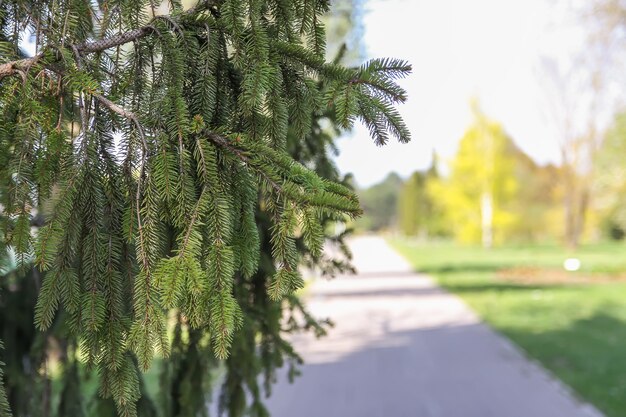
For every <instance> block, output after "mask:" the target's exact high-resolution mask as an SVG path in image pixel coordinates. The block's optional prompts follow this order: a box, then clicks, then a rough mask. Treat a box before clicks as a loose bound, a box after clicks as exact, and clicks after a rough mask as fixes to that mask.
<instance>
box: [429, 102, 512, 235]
mask: <svg viewBox="0 0 626 417" xmlns="http://www.w3.org/2000/svg"><path fill="white" fill-rule="evenodd" d="M472 107H473V112H474V122H473V124H472V126H471V127H470V128H469V129H468V130H467V131H466V132H465V134H464V135H463V137H462V138H461V141H460V143H459V150H458V152H457V154H456V156H455V158H454V160H453V161H452V162H451V167H450V168H451V172H450V177H449V178H447V179H446V180H444V181H441V182H439V183H438V184H437V183H435V184H434V185H433V188H432V190H433V193H434V195H435V196H436V198H437V199H440V200H441V202H442V204H443V206H444V207H445V210H446V214H447V217H448V220H449V221H450V222H451V225H450V226H451V229H452V230H453V231H454V233H455V234H456V236H457V238H458V239H460V240H461V241H464V242H476V241H480V242H482V244H483V246H484V247H490V246H491V245H492V244H493V243H494V241H498V242H499V241H502V240H503V239H504V231H505V229H506V227H508V226H510V225H511V224H512V223H513V221H514V214H513V213H512V212H511V211H510V210H508V209H507V207H508V205H509V204H510V202H511V201H512V200H513V198H514V196H515V193H516V192H517V190H518V187H519V184H518V181H517V178H516V177H515V157H514V155H513V153H514V152H513V149H514V145H513V143H512V141H511V140H510V139H509V137H508V136H507V135H506V134H505V132H504V130H503V129H502V126H500V125H499V124H498V123H495V122H492V121H490V120H488V119H487V118H486V117H485V115H484V114H483V113H482V112H481V111H480V110H479V108H478V106H477V104H476V103H474V104H473V106H472Z"/></svg>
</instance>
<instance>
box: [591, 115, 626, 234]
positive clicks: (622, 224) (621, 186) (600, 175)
mask: <svg viewBox="0 0 626 417" xmlns="http://www.w3.org/2000/svg"><path fill="white" fill-rule="evenodd" d="M624 155H626V113H624V112H622V113H619V114H618V115H616V117H615V120H614V122H613V126H612V127H611V128H610V129H609V130H608V132H607V134H606V136H605V138H604V141H603V143H602V147H601V148H600V150H599V152H598V153H597V155H596V161H595V162H596V167H597V168H596V170H595V175H594V190H593V191H594V208H595V209H596V210H598V212H599V214H600V216H601V217H602V219H603V226H604V227H603V228H604V231H605V233H606V234H607V235H608V236H609V237H612V238H622V237H623V233H624V231H625V230H626V165H624V158H623V156H624Z"/></svg>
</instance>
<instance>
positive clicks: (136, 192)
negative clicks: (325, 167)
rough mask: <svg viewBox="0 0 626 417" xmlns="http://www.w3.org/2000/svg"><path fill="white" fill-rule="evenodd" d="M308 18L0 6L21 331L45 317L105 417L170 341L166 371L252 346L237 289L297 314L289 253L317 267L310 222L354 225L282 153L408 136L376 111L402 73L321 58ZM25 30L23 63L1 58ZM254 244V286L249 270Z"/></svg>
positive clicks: (291, 6) (286, 4)
mask: <svg viewBox="0 0 626 417" xmlns="http://www.w3.org/2000/svg"><path fill="white" fill-rule="evenodd" d="M328 7H329V5H328V1H325V0H296V1H282V0H272V1H260V0H245V1H244V0H209V1H200V2H198V4H196V5H195V6H193V7H191V8H186V9H185V8H184V7H183V5H182V4H181V2H180V1H177V0H170V1H169V2H167V4H165V5H161V4H156V3H155V2H153V1H148V0H105V1H99V2H92V1H84V0H54V1H52V0H50V1H45V0H44V1H39V2H35V3H32V2H29V1H24V0H7V1H3V2H0V158H1V159H2V164H1V166H0V181H1V185H0V190H1V191H0V197H1V198H2V200H1V201H0V204H1V205H2V208H3V216H1V219H2V228H3V233H4V236H5V240H6V244H7V245H8V246H9V247H10V248H11V249H12V251H14V253H15V255H16V259H17V262H18V264H19V265H20V266H23V267H24V268H26V267H27V266H28V265H31V264H33V263H34V264H35V265H36V266H37V267H38V268H39V269H40V270H41V271H43V272H45V275H44V279H43V282H42V286H41V290H40V293H39V298H38V301H37V305H36V308H35V324H36V326H37V327H38V328H39V329H40V330H42V331H46V330H48V329H50V328H51V326H53V324H54V323H55V322H56V321H59V320H63V322H64V323H65V324H66V325H67V327H68V329H69V332H70V334H71V335H73V336H74V337H75V338H76V340H77V342H78V346H77V351H78V352H80V354H81V356H82V359H83V360H84V361H85V362H86V363H87V365H88V366H90V367H93V368H94V369H96V370H97V372H98V374H99V377H100V394H101V395H102V396H103V397H105V398H106V397H111V398H113V399H114V401H115V403H116V407H117V409H118V412H119V413H120V415H128V416H132V415H135V414H136V403H137V401H138V400H139V399H140V397H141V384H140V378H139V377H138V374H137V369H138V368H139V369H143V370H146V369H148V368H149V367H150V365H151V362H152V360H153V358H154V357H155V355H160V356H162V357H166V356H168V355H170V354H171V355H174V356H175V355H177V354H180V352H177V351H176V350H175V349H176V348H179V347H180V345H177V344H176V343H175V342H176V340H179V341H180V340H183V339H185V340H186V341H187V342H188V341H189V340H194V341H195V342H194V343H195V344H194V345H193V346H191V345H190V344H187V345H186V346H187V347H186V348H185V349H187V350H186V351H185V352H186V355H185V357H186V358H189V352H191V351H193V349H196V350H195V351H196V352H200V351H201V350H202V349H204V348H206V347H207V346H210V348H211V349H212V351H213V353H214V354H215V356H216V357H217V358H219V359H226V358H228V356H229V354H232V355H233V356H234V355H235V354H236V353H235V351H234V350H235V348H236V349H239V350H240V351H241V350H242V349H248V352H250V351H251V350H254V349H255V347H254V343H255V341H254V337H252V340H251V339H250V337H249V335H250V334H252V335H254V333H255V331H258V329H246V326H250V323H249V322H248V321H247V320H246V318H247V317H250V315H251V314H254V312H253V308H252V307H253V306H250V305H247V304H246V300H247V299H249V298H250V297H251V295H250V293H248V291H257V292H258V291H264V292H265V295H266V297H258V299H259V300H264V301H263V302H264V303H267V302H272V303H273V304H272V306H273V307H272V308H273V309H277V308H278V307H277V306H278V305H279V303H277V302H276V301H278V300H284V301H285V302H286V303H288V304H290V305H291V306H292V307H293V308H295V309H297V308H298V303H299V301H297V299H296V298H294V297H292V296H291V295H292V294H293V292H294V291H295V290H297V289H299V288H301V287H302V285H303V280H302V277H301V276H300V273H299V271H298V265H299V263H300V262H301V258H300V253H301V250H299V248H298V245H304V246H305V247H306V250H307V251H308V253H310V254H311V256H313V257H319V256H321V249H322V244H323V242H324V236H325V235H324V230H323V226H322V224H323V222H324V220H325V219H326V220H328V219H338V220H341V219H344V218H345V217H346V216H347V217H354V216H357V215H359V213H360V208H359V203H358V200H357V198H356V196H355V195H354V193H353V192H352V191H351V190H350V189H349V188H348V187H346V186H344V185H341V184H339V183H335V182H332V181H328V180H327V179H324V178H322V177H321V176H320V175H318V174H317V173H316V172H315V171H313V170H311V169H309V168H307V167H306V166H304V165H302V164H301V163H299V162H296V161H295V160H294V159H293V157H292V156H291V155H290V150H289V149H288V147H289V146H290V145H289V143H290V141H289V140H288V137H292V138H296V140H295V142H296V143H298V142H302V141H304V140H305V138H306V136H307V135H309V134H310V133H311V131H312V130H313V129H314V128H315V125H314V120H315V117H314V115H316V114H321V113H324V112H330V113H331V114H332V117H333V119H334V120H336V122H337V123H338V124H339V125H340V126H341V127H345V128H348V127H350V126H352V124H353V123H354V121H355V120H360V121H362V122H363V123H364V124H365V125H366V126H367V127H368V129H369V130H370V132H371V135H372V137H373V139H374V141H375V142H376V143H377V144H381V145H382V144H384V143H386V142H387V141H388V140H389V137H395V138H397V139H398V140H400V141H403V142H404V141H408V140H409V136H410V135H409V132H408V130H407V128H406V126H405V124H404V122H403V121H402V119H401V117H400V116H399V114H398V112H397V110H396V109H395V107H394V106H395V105H396V104H397V103H401V102H403V101H405V100H406V94H405V92H404V90H403V89H402V88H401V87H400V86H399V85H398V84H397V79H398V78H401V77H403V76H405V75H406V74H408V72H409V71H410V66H409V65H408V64H407V63H406V62H404V61H401V60H396V59H376V60H372V61H369V62H367V63H365V64H364V65H362V66H361V67H359V68H346V67H343V66H341V65H339V64H337V63H328V62H325V60H324V52H325V44H324V43H325V33H324V29H323V26H322V24H321V21H320V16H321V15H322V14H323V13H325V12H326V11H327V10H328ZM163 9H167V11H166V12H163ZM28 33H32V34H33V36H34V38H35V46H36V51H35V53H34V55H32V56H25V54H24V51H23V50H22V49H20V46H21V45H22V42H21V40H20V39H22V38H23V37H24V36H25V34H28ZM291 142H292V143H293V140H292V141H291ZM260 212H262V213H263V215H262V217H263V219H260V217H259V216H260V214H259V213H260ZM39 216H41V217H43V219H44V222H43V223H44V224H43V227H40V228H36V229H34V228H33V227H32V226H33V222H34V220H35V218H36V217H39ZM260 222H266V223H267V229H264V228H262V227H260ZM265 230H267V231H269V234H268V235H265V234H263V233H261V231H265ZM264 245H267V249H268V251H269V253H271V259H270V260H269V263H270V264H271V266H269V267H267V266H266V267H265V268H264V269H263V270H264V271H266V270H268V268H269V269H273V270H274V271H273V274H272V277H271V278H270V279H269V280H267V279H265V276H262V278H259V274H258V272H259V268H260V263H261V262H268V261H267V260H264V259H262V258H261V248H262V247H263V246H264ZM244 307H245V308H244ZM262 311H263V314H270V313H269V310H268V309H265V310H262ZM274 314H279V313H278V312H276V311H275V312H274ZM172 317H175V319H172ZM172 323H176V324H175V325H172ZM242 327H243V328H244V331H238V330H241V329H242ZM246 330H247V331H246ZM205 335H206V337H204V336H205ZM237 338H243V339H242V340H243V341H240V342H239V343H238V342H237ZM244 342H245V343H244ZM190 346H191V347H190ZM194 346H195V347H194ZM189 349H191V350H189ZM261 349H263V345H262V347H261ZM268 352H270V350H268ZM198 354H199V353H198ZM296 356H297V355H295V354H294V355H292V357H293V358H296ZM266 360H272V359H271V358H269V357H267V358H266ZM231 365H233V366H234V364H232V362H231ZM239 366H241V365H239ZM254 375H255V378H256V373H255V374H254ZM227 386H228V381H227ZM233 386H238V387H241V385H233ZM248 386H249V387H252V388H254V387H256V384H254V383H252V382H250V383H249V384H248ZM257 388H258V387H257ZM190 389H191V388H190ZM226 391H227V390H226ZM240 394H241V395H243V394H242V393H240ZM236 397H237V395H236V393H235V392H231V395H230V397H229V400H228V401H226V402H225V404H226V405H225V406H226V407H228V408H229V409H230V410H231V412H232V415H239V414H237V413H238V411H237V407H238V406H237V404H238V403H239V402H240V401H239V402H238V401H237V400H236ZM1 399H2V397H1V396H0V400H1ZM255 399H256V400H258V395H255ZM244 401H245V400H244ZM0 409H2V403H1V402H0ZM258 410H262V407H261V406H260V405H259V408H258ZM259 413H261V411H259ZM180 415H184V414H180ZM188 415H189V414H188Z"/></svg>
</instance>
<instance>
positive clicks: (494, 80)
mask: <svg viewBox="0 0 626 417" xmlns="http://www.w3.org/2000/svg"><path fill="white" fill-rule="evenodd" d="M366 9H367V10H368V11H367V12H366V13H365V15H364V16H365V17H364V22H365V25H364V27H365V33H364V36H363V39H364V41H363V42H364V44H365V49H366V50H367V51H368V52H373V53H374V54H376V53H377V52H379V51H380V50H381V49H382V48H386V47H387V46H388V45H389V43H387V42H386V39H387V36H389V37H391V38H403V39H406V42H404V43H399V44H394V46H393V47H392V49H393V48H395V50H394V51H393V52H394V53H396V54H399V55H402V56H407V54H408V57H409V59H410V60H411V61H412V62H413V63H414V64H415V69H416V70H415V75H414V76H413V77H411V79H410V80H407V81H406V84H405V85H406V86H407V90H408V91H409V96H410V103H409V104H407V105H405V106H404V108H403V109H402V110H401V111H402V113H403V114H404V115H406V116H407V120H408V123H409V125H410V127H411V128H412V132H413V133H414V135H415V138H414V140H413V142H412V143H411V144H410V145H401V144H391V145H390V146H389V147H387V148H385V149H380V150H379V149H375V148H374V147H373V146H372V147H371V149H368V150H366V151H364V152H363V151H361V152H359V151H357V150H356V146H357V145H356V142H357V139H358V138H359V137H362V136H363V132H362V131H360V130H359V128H357V129H356V130H355V131H354V132H353V133H352V136H351V137H349V138H344V139H342V140H340V142H339V150H340V154H339V156H338V157H337V163H338V166H339V167H340V168H341V169H342V170H343V171H344V172H351V173H353V174H354V177H353V180H354V184H355V186H356V187H357V188H358V189H359V195H360V198H361V203H362V205H363V207H364V211H365V214H364V216H363V217H362V218H360V219H358V220H357V221H356V222H355V223H354V227H355V231H356V232H357V233H375V234H383V235H384V236H386V239H387V240H388V242H390V243H391V244H392V246H393V247H394V248H395V249H396V250H398V251H399V252H400V253H401V254H402V255H403V256H405V257H406V259H408V260H409V261H410V262H411V264H412V265H413V266H414V267H415V268H416V269H417V270H419V271H422V272H425V273H428V274H430V275H432V276H433V277H434V278H435V279H436V281H437V282H438V283H439V284H440V285H442V286H443V287H444V288H446V289H447V290H449V291H451V292H453V293H455V294H458V295H460V296H461V297H462V299H463V300H464V301H466V302H467V303H468V304H469V305H470V306H471V308H472V309H474V310H475V311H476V312H477V313H478V314H479V315H480V317H481V318H483V319H484V320H485V321H486V322H487V323H488V324H489V325H490V326H492V327H493V328H494V329H496V330H498V331H499V332H501V333H502V334H504V335H506V336H507V337H508V338H509V339H510V340H512V341H513V342H515V343H516V344H517V345H518V346H520V347H521V348H522V349H523V351H524V352H525V353H526V354H528V355H529V356H530V357H531V358H534V359H536V360H538V361H540V362H541V363H542V364H543V366H545V367H546V368H548V369H549V370H550V371H551V372H553V373H554V374H555V375H556V376H558V377H559V378H560V379H561V380H563V381H565V382H566V383H567V384H568V385H569V386H571V387H572V388H573V389H574V391H575V392H577V393H578V394H579V395H580V396H582V397H583V398H585V399H586V400H588V401H590V402H592V403H593V404H595V405H596V406H597V407H598V408H600V409H601V410H602V411H603V412H605V413H606V415H610V416H623V415H626V400H624V398H626V361H625V360H624V354H623V340H624V337H625V336H626V322H625V320H626V303H625V302H624V299H625V297H626V258H625V257H624V250H625V249H626V248H625V247H624V245H625V243H624V235H625V233H624V232H625V230H626V210H625V208H626V206H625V204H624V203H625V201H624V199H625V197H626V168H625V165H624V154H625V151H626V112H625V104H626V102H625V94H624V93H625V92H626V87H624V86H625V85H626V84H625V83H624V67H623V65H624V52H625V51H626V50H625V48H624V38H623V36H624V30H625V28H626V23H625V22H624V16H625V14H626V4H624V2H620V1H611V0H608V1H604V0H600V1H593V2H576V1H530V2H524V3H523V4H522V3H516V2H497V1H477V2H471V4H470V2H467V3H463V4H460V3H459V2H451V1H445V2H437V4H433V3H431V2H407V1H389V2H371V3H368V4H367V6H366ZM401 10H403V11H404V12H401ZM409 10H410V11H411V12H408V11H409ZM453 10H454V11H453ZM416 16H418V17H416ZM396 19H400V20H402V21H404V24H398V25H392V24H391V22H392V21H396ZM410 22H414V23H412V24H409V23H410ZM409 39H411V40H410V41H409ZM387 50H388V49H387ZM359 142H360V141H359Z"/></svg>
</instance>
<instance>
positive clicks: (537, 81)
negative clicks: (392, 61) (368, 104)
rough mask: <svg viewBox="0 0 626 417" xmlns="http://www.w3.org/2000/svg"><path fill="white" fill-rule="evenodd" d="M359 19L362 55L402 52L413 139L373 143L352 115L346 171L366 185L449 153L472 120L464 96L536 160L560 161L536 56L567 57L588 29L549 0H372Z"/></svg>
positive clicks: (344, 152) (343, 159)
mask: <svg viewBox="0 0 626 417" xmlns="http://www.w3.org/2000/svg"><path fill="white" fill-rule="evenodd" d="M366 4H367V6H366V13H365V16H364V22H363V26H364V29H365V32H364V35H363V36H364V37H363V40H362V41H363V43H364V46H365V49H366V51H367V57H368V58H374V57H384V56H391V57H397V58H403V59H406V60H408V61H409V62H410V63H411V64H412V65H413V74H412V75H411V76H410V77H408V78H407V79H405V80H403V82H402V85H403V86H404V87H405V88H406V90H407V91H408V97H409V99H408V102H407V103H406V104H404V105H402V106H401V107H400V112H401V114H402V115H403V116H404V118H405V121H406V122H407V125H408V127H409V129H410V131H411V134H412V141H411V142H410V143H409V144H400V143H397V142H390V143H389V144H388V145H386V146H384V147H377V146H375V145H374V144H373V142H372V141H371V140H370V139H369V136H368V133H367V130H366V129H365V128H364V127H363V126H361V125H358V124H357V125H355V129H354V130H353V132H352V134H350V135H346V136H345V137H343V138H341V139H340V140H339V141H338V146H339V150H340V155H339V156H338V157H337V158H336V163H337V166H338V167H339V169H340V171H341V172H342V173H344V174H345V173H348V172H351V173H353V174H354V176H355V178H356V181H357V184H359V185H360V186H369V185H371V184H374V183H376V182H379V181H380V180H382V179H383V178H384V177H385V176H386V175H388V174H389V173H390V172H392V171H395V172H397V173H398V174H400V175H401V176H403V177H408V176H409V175H410V174H411V173H412V172H413V171H415V170H416V169H425V168H427V167H428V166H429V165H430V161H431V156H432V152H433V150H435V151H436V152H437V154H439V155H441V157H442V158H443V159H449V158H451V157H452V156H453V155H454V153H455V150H456V146H457V144H458V141H459V139H460V138H461V136H462V135H463V132H464V131H465V130H466V128H467V127H468V126H469V124H470V123H471V111H470V101H471V99H472V98H476V99H478V101H479V103H480V107H481V108H482V110H483V111H484V112H485V113H486V114H487V116H488V117H489V118H491V119H494V120H497V121H499V122H500V123H502V125H503V126H504V129H505V130H506V131H507V132H508V133H509V134H510V135H511V136H512V138H513V140H514V141H515V142H516V143H517V144H518V146H519V147H520V148H521V149H522V150H524V151H525V152H526V153H528V154H529V155H530V156H531V157H532V158H533V159H535V160H536V161H537V162H539V163H548V162H554V163H558V162H559V152H558V140H557V139H556V136H558V135H557V134H556V130H555V129H556V126H555V123H554V118H553V117H551V116H550V114H549V110H548V109H547V102H546V93H545V92H544V89H543V87H542V81H541V78H542V75H541V71H542V69H541V68H542V66H541V64H540V63H541V57H551V58H552V59H557V60H559V59H565V55H567V53H568V51H569V52H571V51H573V50H575V49H576V48H579V47H580V46H581V45H582V43H583V42H584V40H585V34H584V32H583V31H582V29H581V27H580V26H579V24H578V25H577V24H575V23H574V20H573V18H572V17H571V16H572V14H571V13H568V12H567V9H564V8H563V7H556V6H555V4H554V1H553V0H552V1H551V0H525V1H518V0H471V1H468V0H437V1H433V0H369V1H367V3H366Z"/></svg>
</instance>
